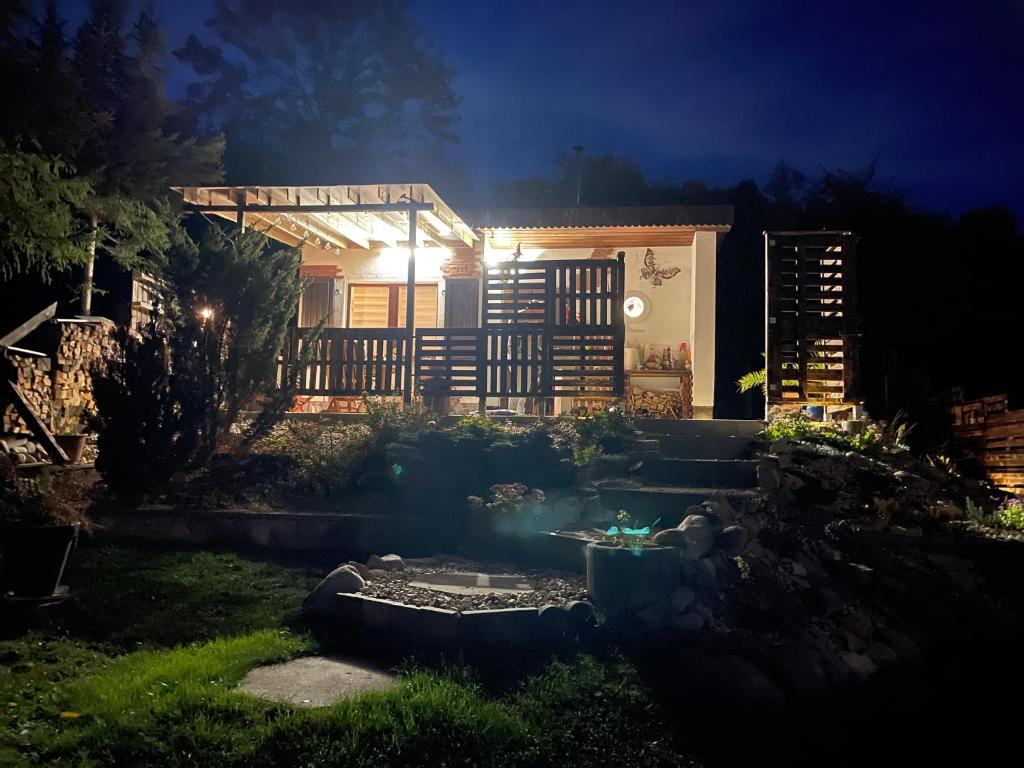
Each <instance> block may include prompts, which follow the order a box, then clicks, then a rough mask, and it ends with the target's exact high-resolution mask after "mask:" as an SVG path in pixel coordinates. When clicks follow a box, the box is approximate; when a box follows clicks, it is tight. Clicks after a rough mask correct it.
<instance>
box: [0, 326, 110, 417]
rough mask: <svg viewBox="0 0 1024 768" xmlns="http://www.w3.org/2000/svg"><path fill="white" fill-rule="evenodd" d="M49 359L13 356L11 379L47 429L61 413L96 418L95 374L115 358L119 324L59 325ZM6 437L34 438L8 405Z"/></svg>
mask: <svg viewBox="0 0 1024 768" xmlns="http://www.w3.org/2000/svg"><path fill="white" fill-rule="evenodd" d="M39 351H40V352H43V353H44V354H45V356H43V357H39V356H35V355H29V354H21V353H17V352H14V351H13V350H12V351H10V352H8V355H7V358H8V359H7V362H8V364H9V365H8V375H11V376H12V378H11V380H12V381H13V382H14V383H15V384H17V385H18V388H19V389H20V390H21V392H22V394H23V395H24V396H25V399H26V400H27V401H28V403H29V405H31V406H32V410H33V411H35V413H36V415H37V416H38V417H39V419H40V421H42V422H43V423H44V424H45V425H46V426H48V427H50V426H51V425H52V422H53V419H54V417H59V416H60V415H61V414H69V415H74V417H75V418H81V417H82V416H83V415H84V414H87V413H95V411H96V401H95V399H94V397H93V389H92V372H93V370H94V369H95V367H96V366H97V365H98V364H100V363H101V362H102V361H103V360H109V359H111V357H112V356H113V355H114V354H116V351H117V341H116V339H115V337H114V324H113V323H111V322H110V321H109V320H101V319H97V320H90V321H88V322H85V321H80V320H71V321H57V323H56V333H55V334H54V336H53V337H52V341H51V346H50V348H49V349H41V350H39ZM2 410H3V425H2V432H3V433H7V434H11V433H15V434H18V435H26V434H29V432H30V430H29V428H28V425H27V424H26V423H25V422H24V420H23V419H22V418H21V417H20V416H19V415H18V413H17V412H16V411H15V409H14V406H12V405H10V404H6V403H5V404H3V408H2Z"/></svg>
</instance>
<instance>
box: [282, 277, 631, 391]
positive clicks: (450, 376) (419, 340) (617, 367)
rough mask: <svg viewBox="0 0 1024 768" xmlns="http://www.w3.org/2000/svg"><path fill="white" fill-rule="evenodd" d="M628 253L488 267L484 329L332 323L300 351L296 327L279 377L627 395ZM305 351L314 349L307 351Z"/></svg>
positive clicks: (335, 387) (325, 387) (364, 385)
mask: <svg viewBox="0 0 1024 768" xmlns="http://www.w3.org/2000/svg"><path fill="white" fill-rule="evenodd" d="M623 270H624V267H623V260H622V258H619V259H617V260H574V261H538V262H526V263H518V262H509V263H505V264H499V265H497V266H494V267H491V268H489V269H488V273H487V275H486V277H485V279H484V295H485V300H484V311H483V313H482V315H483V317H482V320H483V327H481V328H419V329H417V330H416V334H415V359H414V360H409V354H408V352H409V350H407V349H406V347H407V337H406V330H405V329H404V328H361V329H349V328H328V329H325V330H324V331H323V332H322V333H321V335H320V337H319V339H317V340H316V341H314V342H312V343H313V344H314V345H315V347H313V348H312V349H310V350H303V344H304V343H305V342H304V341H303V333H304V331H303V329H292V331H291V334H290V336H289V340H288V344H287V346H286V348H285V350H284V351H283V352H282V355H281V357H280V359H279V363H278V383H279V385H280V384H281V383H283V382H284V381H286V380H287V379H286V377H288V376H293V375H294V376H298V388H297V394H302V395H326V396H332V395H339V396H340V395H358V394H361V393H363V392H366V393H368V394H374V395H394V394H397V393H399V392H401V391H402V385H403V381H404V374H405V365H406V363H407V362H409V364H410V365H412V366H413V372H414V374H415V379H414V384H413V387H414V390H415V391H416V392H417V393H419V394H431V395H449V396H469V397H479V398H484V397H564V396H621V395H622V394H623V390H624V386H623V379H624V373H623V346H624V341H625V326H624V323H623V317H622V299H623V285H624V282H625V279H624V273H623ZM304 352H306V353H309V354H306V355H304Z"/></svg>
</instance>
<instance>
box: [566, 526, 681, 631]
mask: <svg viewBox="0 0 1024 768" xmlns="http://www.w3.org/2000/svg"><path fill="white" fill-rule="evenodd" d="M616 519H617V521H618V525H613V526H612V527H611V528H609V529H608V531H607V533H606V537H607V538H606V539H605V540H604V541H595V542H591V543H590V544H588V545H587V549H586V562H587V591H588V592H589V593H590V596H591V597H592V598H593V600H594V604H595V605H596V606H597V607H598V608H600V609H601V610H603V611H605V612H606V613H608V614H610V615H623V614H627V613H635V612H637V611H639V610H641V609H642V608H645V607H646V606H648V605H651V604H653V603H656V602H658V601H659V600H662V599H664V598H666V597H668V596H669V595H670V594H672V592H673V591H674V590H675V589H677V588H678V587H679V550H678V549H676V548H675V547H662V546H658V545H657V544H654V543H653V541H652V540H651V526H645V527H643V528H636V527H630V526H629V514H628V513H627V512H626V511H625V510H621V509H620V510H619V513H618V515H617V516H616ZM655 525H657V521H655Z"/></svg>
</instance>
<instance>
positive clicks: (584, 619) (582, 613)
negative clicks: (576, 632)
mask: <svg viewBox="0 0 1024 768" xmlns="http://www.w3.org/2000/svg"><path fill="white" fill-rule="evenodd" d="M565 610H566V611H567V612H568V614H569V618H570V620H571V621H572V625H573V626H574V627H576V629H583V628H586V627H589V626H592V625H593V624H594V622H595V620H596V615H595V612H594V605H593V603H590V602H588V601H587V600H573V601H572V602H571V603H569V604H568V605H567V606H565Z"/></svg>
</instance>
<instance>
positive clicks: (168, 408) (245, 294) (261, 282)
mask: <svg viewBox="0 0 1024 768" xmlns="http://www.w3.org/2000/svg"><path fill="white" fill-rule="evenodd" d="M173 235H174V237H173V238H172V239H173V244H172V247H171V248H170V250H169V252H168V266H167V272H166V274H165V276H164V277H165V280H164V283H163V285H164V296H163V297H162V307H161V308H162V309H163V313H162V314H159V315H158V314H155V315H154V322H152V323H151V324H150V326H149V327H148V328H147V329H145V330H144V332H143V334H142V336H141V338H130V337H129V338H125V339H124V340H123V342H124V343H123V354H122V358H121V359H120V360H117V361H113V362H112V363H111V364H110V365H109V367H108V369H107V370H106V371H98V372H97V375H96V376H95V377H94V378H95V386H96V400H97V405H98V407H99V427H100V429H99V432H100V437H99V459H98V461H97V467H98V468H99V470H100V471H101V473H102V474H103V477H104V479H105V480H106V481H107V483H108V485H109V486H110V487H111V489H112V490H114V491H115V492H116V493H118V494H121V495H126V496H136V495H139V494H141V493H143V492H145V491H150V490H153V489H156V488H159V487H160V486H162V485H165V484H166V483H167V481H168V480H169V479H170V478H171V477H172V475H173V474H174V473H176V472H180V471H183V470H187V469H193V468H197V467H201V466H203V465H205V464H206V462H207V461H208V460H209V459H210V457H211V456H212V455H213V454H214V452H215V451H216V450H217V448H218V447H219V446H220V444H221V441H222V438H224V437H226V436H227V435H228V433H229V432H230V430H231V427H232V425H233V424H234V423H235V422H236V420H237V419H238V415H239V413H240V411H241V410H242V408H243V407H247V406H248V405H249V404H250V403H251V402H252V401H253V400H254V399H255V398H256V396H257V395H259V394H261V393H263V392H265V391H267V390H268V389H270V388H271V386H272V384H273V379H274V375H275V372H276V365H277V363H276V361H277V356H278V354H279V353H280V350H281V347H282V345H283V343H284V339H285V335H286V333H287V328H288V322H289V320H290V318H291V317H292V315H293V314H294V311H295V306H296V302H297V301H298V297H299V294H300V292H301V289H302V280H301V279H300V278H299V276H298V263H299V258H300V257H299V255H298V252H297V251H295V250H282V249H279V248H276V247H272V246H271V245H270V244H269V241H268V240H267V238H266V237H265V236H263V235H262V234H260V233H258V232H255V231H251V230H250V231H243V232H236V233H233V234H231V235H227V234H225V233H224V232H222V231H221V230H220V229H219V228H217V227H215V226H212V225H211V226H209V227H208V228H207V229H206V231H205V233H204V236H203V237H202V239H201V241H200V242H199V243H198V244H197V243H195V242H193V241H192V240H191V239H190V238H189V237H188V235H187V234H186V233H185V232H184V231H183V230H181V229H180V228H177V229H174V230H173ZM305 346H306V348H312V347H313V345H311V344H307V345H305ZM290 400H291V393H290V389H289V387H287V386H286V387H285V388H284V391H283V392H278V393H276V396H274V397H272V398H271V399H270V400H269V401H268V403H267V404H266V405H265V407H264V409H263V412H262V413H261V414H260V416H258V417H257V418H256V419H254V420H253V422H252V425H251V431H250V433H249V434H247V435H245V440H244V442H251V441H252V439H254V437H255V436H256V434H255V433H256V432H259V431H266V430H267V429H269V428H270V427H272V425H273V423H274V422H275V420H278V419H279V418H280V417H281V416H282V415H283V412H284V408H285V406H286V405H287V403H288V402H290Z"/></svg>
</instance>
